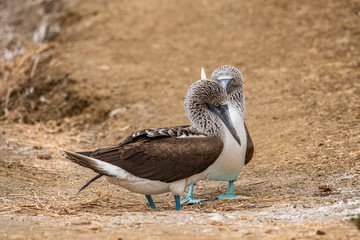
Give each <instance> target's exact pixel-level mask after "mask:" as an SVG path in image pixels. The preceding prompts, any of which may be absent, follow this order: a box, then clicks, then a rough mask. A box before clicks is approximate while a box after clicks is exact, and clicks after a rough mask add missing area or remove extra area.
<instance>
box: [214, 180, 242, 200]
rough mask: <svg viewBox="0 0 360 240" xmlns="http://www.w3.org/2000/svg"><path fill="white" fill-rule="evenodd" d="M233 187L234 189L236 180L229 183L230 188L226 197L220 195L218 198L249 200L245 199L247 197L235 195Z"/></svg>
mask: <svg viewBox="0 0 360 240" xmlns="http://www.w3.org/2000/svg"><path fill="white" fill-rule="evenodd" d="M233 187H234V180H232V181H229V188H228V191H227V193H226V195H219V196H218V197H217V198H218V199H237V198H248V197H245V196H240V195H234V194H233Z"/></svg>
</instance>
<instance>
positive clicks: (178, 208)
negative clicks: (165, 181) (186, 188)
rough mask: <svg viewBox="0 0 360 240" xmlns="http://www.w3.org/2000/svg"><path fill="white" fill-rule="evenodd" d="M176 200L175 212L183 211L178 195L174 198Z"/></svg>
mask: <svg viewBox="0 0 360 240" xmlns="http://www.w3.org/2000/svg"><path fill="white" fill-rule="evenodd" d="M174 198H175V210H180V209H181V204H180V196H179V195H176V196H174Z"/></svg>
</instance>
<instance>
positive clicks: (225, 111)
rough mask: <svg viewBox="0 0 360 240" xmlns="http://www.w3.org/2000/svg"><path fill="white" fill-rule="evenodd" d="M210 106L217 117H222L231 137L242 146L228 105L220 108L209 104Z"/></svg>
mask: <svg viewBox="0 0 360 240" xmlns="http://www.w3.org/2000/svg"><path fill="white" fill-rule="evenodd" d="M209 106H210V109H211V110H212V111H213V112H215V113H216V115H218V116H219V117H220V119H221V120H222V121H223V122H224V124H225V126H226V127H227V128H228V129H229V131H230V133H231V135H233V137H234V138H235V140H236V141H237V142H238V143H239V145H240V146H241V141H240V138H239V136H238V135H237V133H236V130H235V127H234V124H233V123H232V121H231V118H230V112H229V107H228V105H227V104H225V105H220V106H218V107H215V106H214V105H211V104H209Z"/></svg>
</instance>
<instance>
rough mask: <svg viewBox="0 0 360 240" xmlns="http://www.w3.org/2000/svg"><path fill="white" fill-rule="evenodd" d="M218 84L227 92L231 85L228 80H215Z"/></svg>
mask: <svg viewBox="0 0 360 240" xmlns="http://www.w3.org/2000/svg"><path fill="white" fill-rule="evenodd" d="M217 81H218V82H219V83H221V85H222V86H223V88H225V90H226V91H227V92H228V91H229V90H230V88H231V84H230V79H220V80H217Z"/></svg>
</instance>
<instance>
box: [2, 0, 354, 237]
mask: <svg viewBox="0 0 360 240" xmlns="http://www.w3.org/2000/svg"><path fill="white" fill-rule="evenodd" d="M19 3H21V4H19ZM0 4H1V5H0V7H1V9H0V14H1V19H2V20H1V31H2V33H3V35H2V37H1V42H2V46H3V49H2V51H1V55H2V57H3V59H4V60H3V61H2V65H1V73H0V77H1V78H0V81H1V85H0V97H1V98H0V110H1V113H0V119H1V121H0V124H1V125H0V126H1V127H0V131H1V135H0V183H1V185H0V204H1V207H0V238H1V239H89V238H90V239H189V238H196V239H239V238H242V239H359V238H360V231H358V230H357V228H356V226H355V225H354V224H353V223H352V222H350V221H349V219H350V218H351V217H355V216H356V215H357V214H360V186H359V182H360V149H359V146H360V124H359V123H360V31H359V26H360V3H359V2H358V1H351V0H348V1H301V2H300V1H297V2H295V1H291V2H289V1H285V0H279V1H273V0H267V1H251V2H250V1H231V0H227V1H212V0H203V1H190V0H184V1H176V2H175V1H165V0H162V1H160V0H159V1H145V0H136V1H131V2H129V1H111V0H103V1H100V0H98V1H96V0H89V1H85V0H78V1H67V0H62V1H30V0H29V1H20V0H13V1H12V0H3V1H0ZM34 41H35V42H34ZM224 64H230V65H234V66H235V67H237V68H239V69H240V70H241V71H242V73H243V75H244V79H245V96H246V110H247V111H246V121H247V125H248V128H249V131H250V133H251V135H252V138H253V140H254V143H255V156H254V158H253V160H252V161H251V162H250V163H249V164H248V165H247V166H246V167H245V168H244V170H243V172H242V174H241V176H240V177H239V179H238V180H237V181H236V183H235V188H234V191H235V193H237V194H242V195H245V196H249V197H250V198H248V199H242V200H232V201H218V200H216V196H217V195H219V194H222V193H224V192H225V191H226V189H227V184H226V183H224V182H214V181H202V182H200V183H199V184H198V186H197V187H196V189H195V195H196V197H201V198H207V199H208V201H206V202H202V203H199V204H195V205H183V206H182V210H181V211H179V212H178V211H175V210H173V209H174V201H173V198H172V196H171V194H162V195H158V196H154V200H155V203H156V204H157V205H158V207H159V209H160V211H153V210H151V209H150V208H149V207H148V205H147V202H146V199H145V198H144V196H142V195H138V194H133V193H129V192H127V191H126V190H124V189H120V188H118V187H116V186H112V185H110V184H109V183H108V182H107V181H106V179H100V180H98V181H97V182H95V183H93V184H92V185H91V186H90V187H88V188H87V189H86V190H85V191H84V192H83V193H81V194H80V195H76V192H77V190H78V189H79V188H80V187H81V186H82V185H83V184H84V183H85V182H86V181H88V180H89V179H91V178H92V177H93V176H95V175H96V174H95V173H94V172H92V171H91V170H88V169H84V168H82V167H80V166H77V165H75V164H73V163H71V162H69V161H67V160H66V159H64V158H63V157H62V156H61V153H60V151H59V150H58V149H57V148H58V147H62V148H67V149H71V150H89V149H95V148H97V147H101V146H108V145H112V144H116V143H118V142H120V141H121V140H122V139H124V138H125V137H126V136H128V135H129V134H131V133H132V132H133V131H136V130H139V129H143V128H148V127H161V126H170V125H181V124H188V123H189V120H188V119H187V118H186V116H185V114H184V109H183V100H184V96H185V92H186V90H187V88H188V87H189V86H190V85H191V84H192V83H193V82H194V81H196V80H198V79H199V78H200V69H201V67H204V68H205V70H206V71H207V74H208V75H210V73H211V72H212V71H213V70H214V69H215V68H217V67H218V66H220V65H224ZM183 197H184V196H183Z"/></svg>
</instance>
